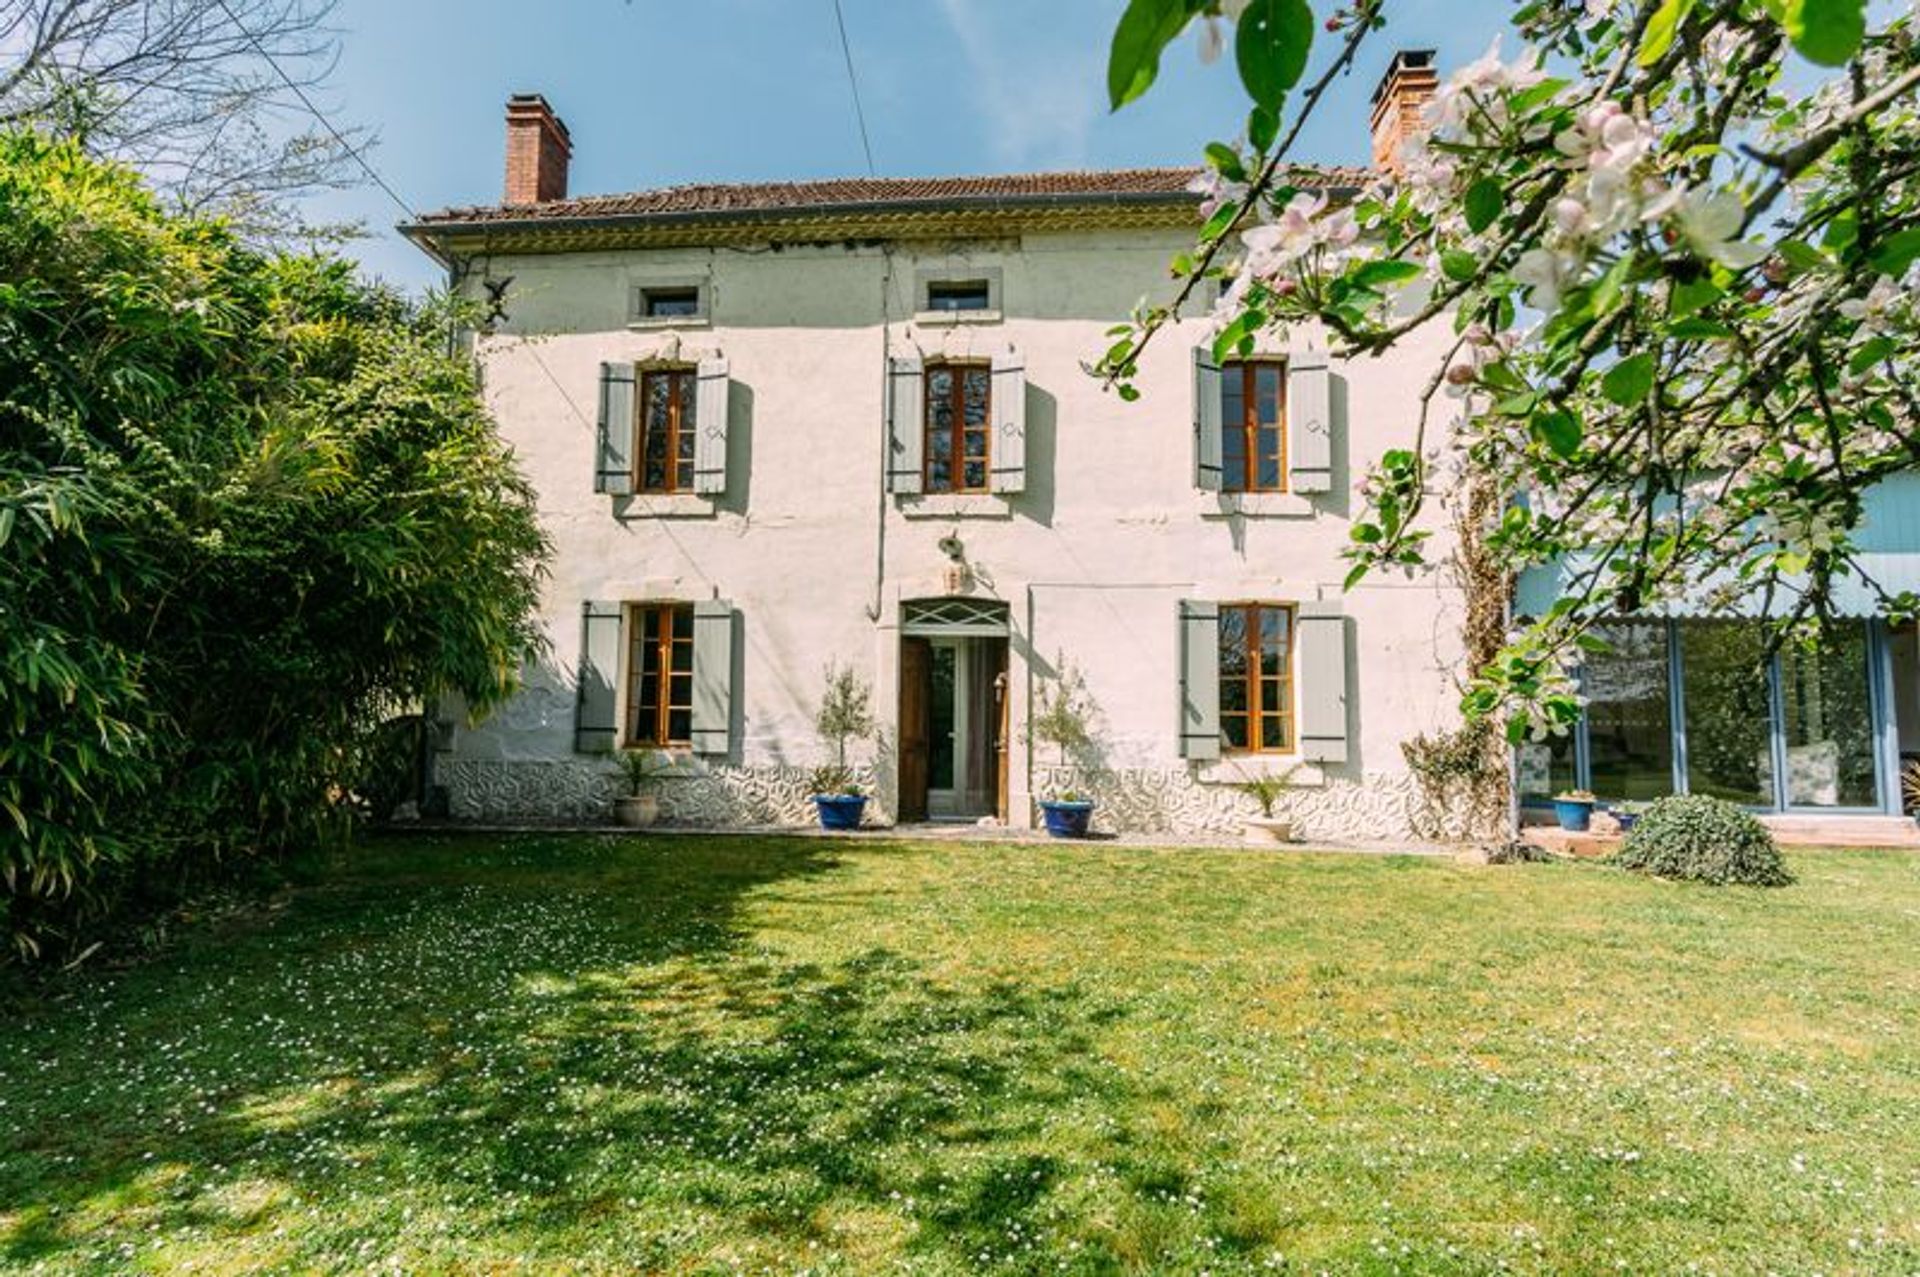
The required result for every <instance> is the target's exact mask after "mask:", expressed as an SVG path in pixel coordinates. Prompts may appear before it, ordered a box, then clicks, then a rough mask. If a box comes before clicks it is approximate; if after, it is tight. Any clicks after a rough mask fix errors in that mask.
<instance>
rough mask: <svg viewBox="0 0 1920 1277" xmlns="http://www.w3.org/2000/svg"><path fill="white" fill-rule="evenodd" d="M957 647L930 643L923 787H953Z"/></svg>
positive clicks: (950, 791)
mask: <svg viewBox="0 0 1920 1277" xmlns="http://www.w3.org/2000/svg"><path fill="white" fill-rule="evenodd" d="M958 655H959V653H958V651H957V650H956V649H955V648H954V647H953V645H952V644H950V643H936V644H934V647H933V694H932V695H931V696H930V697H928V704H927V718H928V720H929V721H928V730H927V787H928V788H929V789H934V790H941V791H945V792H946V793H948V794H951V793H952V791H953V787H954V785H953V776H954V748H953V745H954V740H953V737H954V728H955V726H956V721H955V720H956V715H955V713H954V710H955V706H956V704H957V701H956V697H955V692H956V691H957V688H956V687H955V683H956V681H957V677H956V674H957V671H956V667H957V665H958V660H957V659H956V658H957V657H958Z"/></svg>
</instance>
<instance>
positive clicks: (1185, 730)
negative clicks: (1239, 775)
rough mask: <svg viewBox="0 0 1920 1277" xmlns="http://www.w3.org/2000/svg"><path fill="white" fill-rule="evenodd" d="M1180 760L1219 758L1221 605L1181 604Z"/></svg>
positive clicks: (1190, 601) (1184, 601)
mask: <svg viewBox="0 0 1920 1277" xmlns="http://www.w3.org/2000/svg"><path fill="white" fill-rule="evenodd" d="M1180 757H1182V758H1194V759H1202V760H1205V759H1213V758H1218V757H1220V605H1219V604H1217V603H1211V602H1208V601H1206V600H1203V599H1182V600H1181V601H1180Z"/></svg>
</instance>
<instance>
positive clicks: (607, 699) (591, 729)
mask: <svg viewBox="0 0 1920 1277" xmlns="http://www.w3.org/2000/svg"><path fill="white" fill-rule="evenodd" d="M625 614H626V609H625V608H624V607H622V606H621V605H620V604H618V603H601V602H595V601H593V600H591V599H590V600H588V601H587V602H585V603H583V604H581V606H580V666H579V669H578V670H577V671H576V674H575V678H574V693H573V747H574V749H575V750H577V751H578V752H580V753H582V754H605V753H608V752H609V751H611V750H612V749H613V748H614V747H615V746H616V745H618V744H619V743H620V636H621V630H622V628H623V627H622V624H621V621H622V618H623V617H624V616H625Z"/></svg>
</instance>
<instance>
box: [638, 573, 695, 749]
mask: <svg viewBox="0 0 1920 1277" xmlns="http://www.w3.org/2000/svg"><path fill="white" fill-rule="evenodd" d="M627 635H628V638H627V642H628V652H627V744H628V745H630V746H631V745H685V744H687V743H688V742H689V741H691V740H692V739H693V608H692V607H691V606H690V605H688V604H685V603H640V604H635V605H634V607H633V610H632V612H631V613H630V614H629V616H628V618H627Z"/></svg>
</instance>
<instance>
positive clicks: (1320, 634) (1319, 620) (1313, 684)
mask: <svg viewBox="0 0 1920 1277" xmlns="http://www.w3.org/2000/svg"><path fill="white" fill-rule="evenodd" d="M1298 617H1299V642H1300V662H1299V665H1298V667H1297V674H1298V677H1299V680H1300V687H1299V691H1298V693H1297V694H1296V701H1297V703H1298V704H1299V706H1300V757H1302V758H1303V759H1305V760H1306V761H1308V762H1310V763H1344V762H1346V761H1347V618H1346V615H1345V613H1344V612H1343V611H1342V610H1341V607H1340V604H1339V602H1338V601H1336V600H1321V601H1318V602H1309V603H1302V604H1301V605H1300V608H1299V612H1298Z"/></svg>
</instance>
